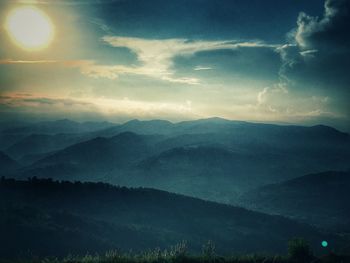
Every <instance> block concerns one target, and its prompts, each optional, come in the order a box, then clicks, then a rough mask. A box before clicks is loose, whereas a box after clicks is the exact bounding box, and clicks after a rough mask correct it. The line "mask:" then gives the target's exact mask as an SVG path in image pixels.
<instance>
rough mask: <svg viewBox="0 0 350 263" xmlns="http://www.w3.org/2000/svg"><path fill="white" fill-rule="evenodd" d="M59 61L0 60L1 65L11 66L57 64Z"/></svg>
mask: <svg viewBox="0 0 350 263" xmlns="http://www.w3.org/2000/svg"><path fill="white" fill-rule="evenodd" d="M58 62H59V61H57V60H12V59H0V65H11V64H55V63H58Z"/></svg>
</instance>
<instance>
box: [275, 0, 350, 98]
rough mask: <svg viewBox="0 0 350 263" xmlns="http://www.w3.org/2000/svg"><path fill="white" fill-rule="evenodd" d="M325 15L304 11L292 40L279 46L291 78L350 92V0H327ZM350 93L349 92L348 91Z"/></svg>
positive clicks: (291, 36)
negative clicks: (320, 15)
mask: <svg viewBox="0 0 350 263" xmlns="http://www.w3.org/2000/svg"><path fill="white" fill-rule="evenodd" d="M324 8H325V9H324V15H323V17H321V18H318V17H312V16H309V15H307V14H305V13H300V14H299V17H298V20H297V27H296V28H295V29H294V30H293V31H292V33H290V34H289V37H290V42H291V43H290V44H289V45H285V46H283V47H281V48H279V49H278V51H279V52H280V55H281V58H282V62H283V65H282V68H281V75H282V76H283V77H285V78H286V79H288V80H294V81H296V82H299V83H300V82H304V83H305V84H308V85H313V86H315V85H319V86H322V87H323V88H328V89H333V90H334V89H341V90H342V91H343V92H348V91H349V89H348V84H349V83H350V75H349V74H348V72H347V71H348V68H349V66H350V36H349V34H348V23H349V21H350V1H347V0H326V2H325V7H324ZM348 94H349V93H348Z"/></svg>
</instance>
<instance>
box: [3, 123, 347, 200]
mask: <svg viewBox="0 0 350 263" xmlns="http://www.w3.org/2000/svg"><path fill="white" fill-rule="evenodd" d="M130 130H131V131H130ZM135 131H137V132H138V133H139V134H136V133H135ZM115 133H116V134H115ZM98 136H110V137H98ZM75 140H78V142H77V143H74V141H75ZM70 143H72V144H71V145H69V146H67V145H68V144H70ZM59 147H62V148H63V147H65V148H63V149H62V148H61V149H58V148H59ZM45 149H46V150H48V149H51V150H53V152H43V151H45ZM8 151H9V152H11V153H12V154H13V155H15V156H18V157H19V159H18V160H21V161H22V163H23V164H28V165H27V166H26V167H25V168H23V169H22V170H21V172H20V174H17V176H18V177H21V178H23V177H24V178H27V177H32V176H37V177H47V174H48V173H49V174H50V176H51V177H53V178H56V179H67V180H68V179H74V180H82V181H96V180H102V181H104V182H109V183H113V184H121V185H126V186H147V187H152V188H158V189H162V190H167V191H172V192H176V193H181V194H186V195H191V196H195V197H199V198H203V199H208V200H213V201H218V202H225V203H229V204H237V198H238V196H239V195H241V194H243V193H244V192H246V191H248V190H252V189H253V188H257V187H260V186H262V185H266V184H271V183H278V182H282V181H286V180H289V179H292V178H295V177H296V176H297V175H300V174H308V173H317V172H322V171H327V170H347V169H349V168H350V167H349V163H350V137H349V135H348V134H346V133H342V132H340V131H337V130H335V129H333V128H331V127H327V126H322V125H319V126H312V127H303V126H280V125H272V124H261V123H248V122H241V121H229V120H225V119H219V118H211V119H204V120H197V121H187V122H180V123H171V122H167V121H160V120H154V121H138V120H133V121H130V122H127V123H125V124H122V125H116V126H113V127H110V128H107V129H102V130H98V131H96V132H88V133H81V134H73V135H72V134H57V135H45V136H44V137H40V136H36V135H33V136H29V137H28V138H27V139H23V140H22V141H20V142H18V143H16V144H15V145H13V146H11V147H10V148H8Z"/></svg>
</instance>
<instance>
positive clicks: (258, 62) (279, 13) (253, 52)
mask: <svg viewBox="0 0 350 263" xmlns="http://www.w3.org/2000/svg"><path fill="white" fill-rule="evenodd" d="M28 6H34V7H35V8H38V9H40V10H41V11H42V12H44V13H45V14H46V15H47V17H48V18H49V19H50V21H51V23H52V26H53V29H54V30H53V32H54V34H53V38H52V41H51V42H50V43H49V44H48V45H47V46H46V47H45V48H42V49H39V50H27V49H24V48H23V47H22V48H21V47H20V46H18V45H15V44H14V42H13V40H12V39H11V37H10V36H9V32H8V30H7V29H6V26H5V24H6V21H7V20H6V19H7V17H8V16H9V14H10V13H11V12H12V11H13V10H17V9H18V8H21V7H28ZM349 22H350V1H347V0H326V1H323V0H308V1H299V0H284V1H280V0H264V1H261V0H249V1H248V0H217V1H213V0H176V1H174V0H148V1H143V0H114V1H113V0H109V1H108V0H90V1H89V0H85V1H82V0H77V1H69V0H61V1H54V0H51V1H49V0H37V1H34V0H21V1H15V0H11V1H10V0H9V1H7V0H2V1H1V2H0V23H1V27H0V118H1V119H2V120H12V119H16V120H20V119H25V120H31V119H32V120H41V119H45V120H46V119H61V118H69V119H74V120H80V121H85V120H109V121H114V122H122V121H126V120H129V119H167V120H170V121H181V120H189V119H199V118H209V117H214V116H216V117H222V118H226V119H233V120H246V121H255V122H269V123H290V124H301V125H316V124H325V125H330V126H333V127H336V128H338V129H340V130H343V131H347V132H349V131H350V106H349V103H348V101H349V98H350V87H349V84H350V74H349V72H348V71H349V68H350V67H349V66H350V65H349V64H350V45H349V44H350V43H349V42H350V35H349V34H348V28H347V27H348V24H349ZM25 27H26V28H23V30H22V31H25V32H31V30H32V29H31V23H28V24H27V23H26V25H25Z"/></svg>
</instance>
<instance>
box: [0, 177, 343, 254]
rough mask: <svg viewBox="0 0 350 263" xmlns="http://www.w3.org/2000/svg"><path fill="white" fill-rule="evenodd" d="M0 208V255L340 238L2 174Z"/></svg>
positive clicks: (265, 247)
mask: <svg viewBox="0 0 350 263" xmlns="http://www.w3.org/2000/svg"><path fill="white" fill-rule="evenodd" d="M0 208H1V209H0V212H1V214H2V215H1V217H0V222H1V223H0V228H1V236H0V257H9V256H13V255H17V256H18V255H21V254H25V253H28V251H30V253H31V255H41V256H43V255H50V256H54V255H65V254H68V253H73V254H82V253H83V254H85V253H86V252H87V251H89V252H90V253H94V252H103V251H106V250H109V249H117V248H118V249H122V250H130V249H132V250H133V251H138V250H146V249H153V248H155V247H160V248H166V247H168V246H170V245H174V244H176V243H179V242H180V241H182V240H187V241H188V242H189V247H190V249H191V250H192V251H200V250H201V246H202V244H204V243H205V242H206V241H208V240H212V241H213V242H214V243H215V244H216V245H217V249H218V251H219V252H220V253H230V252H232V250H234V251H236V252H259V251H260V252H262V251H267V252H285V249H286V245H285V244H286V243H287V240H289V239H291V238H292V237H295V236H298V237H304V238H305V239H307V240H309V241H310V242H311V244H312V246H313V247H314V248H315V249H316V250H317V249H318V247H319V242H320V241H321V240H324V239H326V240H329V242H330V244H332V246H335V247H336V246H337V242H339V240H338V241H337V240H336V239H335V238H334V237H332V236H330V235H327V234H322V233H320V232H318V231H317V230H316V229H314V228H311V227H309V226H308V225H304V224H299V223H296V222H294V221H291V220H289V219H285V218H282V217H279V216H269V215H266V214H262V213H258V212H252V211H248V210H245V209H243V208H238V207H232V206H226V205H221V204H218V203H212V202H206V201H202V200H199V199H194V198H190V197H186V196H181V195H176V194H171V193H167V192H162V191H158V190H152V189H144V188H140V189H128V188H125V187H122V188H121V187H113V186H111V185H108V184H102V183H80V182H75V183H70V182H61V183H59V182H54V181H52V180H38V179H32V180H30V181H15V180H13V179H2V180H1V182H0Z"/></svg>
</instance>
